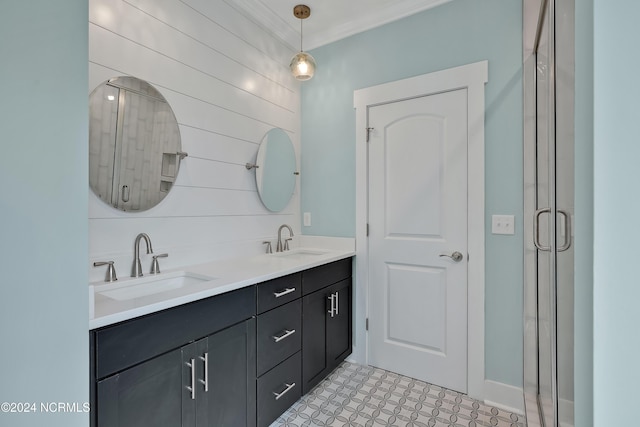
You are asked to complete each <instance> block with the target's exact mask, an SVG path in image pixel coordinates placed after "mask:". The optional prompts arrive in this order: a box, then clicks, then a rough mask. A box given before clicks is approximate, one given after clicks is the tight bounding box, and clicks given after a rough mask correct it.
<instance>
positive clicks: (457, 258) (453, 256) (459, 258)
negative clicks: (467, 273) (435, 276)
mask: <svg viewBox="0 0 640 427" xmlns="http://www.w3.org/2000/svg"><path fill="white" fill-rule="evenodd" d="M440 257H447V258H451V259H452V260H454V261H455V262H460V261H462V258H464V256H463V255H462V253H460V252H458V251H455V252H454V253H452V254H451V255H449V254H440Z"/></svg>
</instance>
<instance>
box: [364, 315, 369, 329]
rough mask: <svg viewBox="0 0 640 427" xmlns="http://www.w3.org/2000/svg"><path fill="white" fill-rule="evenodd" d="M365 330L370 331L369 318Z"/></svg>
mask: <svg viewBox="0 0 640 427" xmlns="http://www.w3.org/2000/svg"><path fill="white" fill-rule="evenodd" d="M365 330H367V331H368V330H369V318H368V317H367V320H366V322H365Z"/></svg>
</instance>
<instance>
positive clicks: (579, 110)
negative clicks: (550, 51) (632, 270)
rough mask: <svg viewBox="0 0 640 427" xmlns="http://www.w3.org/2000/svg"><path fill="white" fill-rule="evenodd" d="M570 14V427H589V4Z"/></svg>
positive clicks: (585, 0)
mask: <svg viewBox="0 0 640 427" xmlns="http://www.w3.org/2000/svg"><path fill="white" fill-rule="evenodd" d="M575 8H576V38H575V40H576V47H575V50H576V68H575V69H576V74H575V77H576V80H575V85H576V94H575V106H576V108H575V127H576V132H575V168H576V170H575V191H576V193H575V252H574V254H575V282H574V292H575V293H574V295H575V296H574V298H575V299H574V301H575V306H574V319H575V320H574V330H575V340H574V354H575V357H574V382H575V384H574V390H575V391H574V393H575V425H576V426H581V427H589V426H592V425H593V0H579V1H576V2H575ZM607 425H608V424H607Z"/></svg>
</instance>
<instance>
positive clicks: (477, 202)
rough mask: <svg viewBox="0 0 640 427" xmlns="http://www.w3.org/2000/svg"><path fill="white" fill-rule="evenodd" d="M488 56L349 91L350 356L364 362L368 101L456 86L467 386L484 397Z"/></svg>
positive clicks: (382, 101) (376, 102)
mask: <svg viewBox="0 0 640 427" xmlns="http://www.w3.org/2000/svg"><path fill="white" fill-rule="evenodd" d="M488 68H489V65H488V61H480V62H476V63H472V64H468V65H463V66H459V67H454V68H449V69H446V70H441V71H436V72H432V73H428V74H423V75H420V76H416V77H410V78H407V79H402V80H397V81H394V82H390V83H384V84H381V85H377V86H371V87H368V88H364V89H359V90H356V91H354V94H353V103H354V108H355V109H356V149H355V158H356V159H355V160H356V258H355V267H354V268H355V271H356V277H355V290H354V294H355V295H354V296H355V298H354V316H353V322H354V323H353V324H354V346H353V355H352V357H353V358H354V359H356V360H357V361H361V362H364V363H368V351H367V348H368V343H367V332H366V319H367V317H368V315H369V310H368V306H369V304H368V294H369V292H368V291H369V289H368V288H369V277H368V275H369V247H368V246H369V245H368V241H367V240H368V237H367V223H368V206H369V200H368V149H367V142H366V141H367V123H368V111H369V107H373V106H376V105H380V104H386V103H389V102H394V101H401V100H405V99H411V98H417V97H421V96H427V95H432V94H436V93H441V92H447V91H451V90H457V89H466V90H467V94H468V95H467V96H468V98H467V99H468V107H467V108H468V111H467V118H468V122H467V130H468V142H467V144H468V145H467V147H468V148H467V149H468V166H467V170H468V174H467V194H468V195H467V203H468V205H467V209H468V210H467V230H468V231H467V232H468V251H469V252H468V253H469V260H468V269H467V392H468V395H469V396H471V397H473V398H476V399H480V400H484V397H485V392H484V384H485V376H484V372H485V366H484V342H485V339H484V329H485V328H484V317H485V316H484V299H485V289H484V288H485V283H484V277H485V275H484V273H485V271H484V270H485V266H484V258H485V256H484V240H485V239H484V233H485V224H484V222H485V220H484V218H485V209H484V112H485V101H484V95H485V94H484V85H485V84H486V83H487V82H488Z"/></svg>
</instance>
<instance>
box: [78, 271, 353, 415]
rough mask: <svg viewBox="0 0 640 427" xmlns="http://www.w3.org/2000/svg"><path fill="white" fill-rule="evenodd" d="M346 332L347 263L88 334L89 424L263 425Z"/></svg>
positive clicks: (338, 347)
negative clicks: (89, 347)
mask: <svg viewBox="0 0 640 427" xmlns="http://www.w3.org/2000/svg"><path fill="white" fill-rule="evenodd" d="M351 329H352V324H351V258H349V259H345V260H340V261H336V262H333V263H330V264H326V265H323V266H320V267H315V268H312V269H309V270H305V271H302V272H300V273H295V274H291V275H288V276H284V277H281V278H278V279H274V280H271V281H268V282H264V283H261V284H258V285H254V286H248V287H246V288H242V289H238V290H236V291H232V292H228V293H225V294H222V295H217V296H214V297H211V298H207V299H204V300H199V301H195V302H192V303H189V304H185V305H181V306H178V307H174V308H170V309H167V310H164V311H161V312H157V313H153V314H149V315H147V316H142V317H139V318H135V319H131V320H128V321H125V322H121V323H118V324H115V325H110V326H107V327H104V328H100V329H97V330H94V331H91V336H90V344H91V349H90V350H91V364H90V366H91V393H90V395H91V408H92V411H91V425H92V427H133V426H170V427H174V426H176V427H179V426H185V427H191V426H193V427H209V426H212V427H213V426H215V427H218V426H225V427H227V426H228V427H235V426H242V427H245V426H251V427H254V426H258V427H264V426H268V425H270V424H271V423H272V422H273V421H274V420H275V419H277V418H278V416H280V415H281V414H282V413H283V412H284V411H286V410H287V409H288V408H289V407H290V406H291V405H292V404H293V403H294V402H295V401H296V400H298V399H299V398H300V397H301V396H302V394H304V393H307V392H308V391H309V390H311V388H313V386H315V385H316V384H317V383H319V382H320V381H321V380H322V379H324V378H325V377H326V376H327V375H329V374H330V373H331V371H332V370H333V369H335V368H336V367H337V366H338V365H339V364H340V363H341V362H342V361H343V360H344V359H345V358H346V357H347V356H348V355H349V354H350V353H351V350H352V344H351V342H352V335H351V334H352V331H351Z"/></svg>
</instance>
